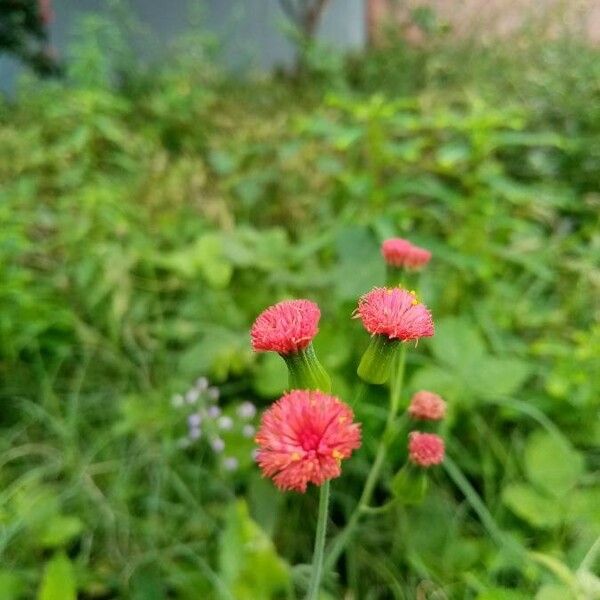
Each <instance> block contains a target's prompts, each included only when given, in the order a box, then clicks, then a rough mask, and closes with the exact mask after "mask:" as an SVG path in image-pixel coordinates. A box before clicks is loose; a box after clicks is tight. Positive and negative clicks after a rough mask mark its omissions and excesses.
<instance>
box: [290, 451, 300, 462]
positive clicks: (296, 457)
mask: <svg viewBox="0 0 600 600" xmlns="http://www.w3.org/2000/svg"><path fill="white" fill-rule="evenodd" d="M291 458H292V460H300V454H299V453H298V452H292V457H291Z"/></svg>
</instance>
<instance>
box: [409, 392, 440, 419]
mask: <svg viewBox="0 0 600 600" xmlns="http://www.w3.org/2000/svg"><path fill="white" fill-rule="evenodd" d="M408 414H409V415H410V416H411V417H412V418H413V419H422V420H424V421H440V420H441V419H443V418H444V417H445V416H446V403H445V402H444V400H443V399H442V398H441V396H438V395H437V394H434V393H433V392H427V391H425V390H422V391H420V392H417V393H416V394H414V395H413V397H412V398H411V401H410V406H409V407H408Z"/></svg>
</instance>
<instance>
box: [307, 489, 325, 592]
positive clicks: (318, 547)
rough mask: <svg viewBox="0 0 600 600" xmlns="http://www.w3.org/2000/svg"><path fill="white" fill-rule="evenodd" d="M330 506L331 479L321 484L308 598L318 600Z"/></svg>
mask: <svg viewBox="0 0 600 600" xmlns="http://www.w3.org/2000/svg"><path fill="white" fill-rule="evenodd" d="M328 508H329V481H326V482H325V483H324V484H323V485H322V486H321V492H320V495H319V516H318V519H317V532H316V534H315V551H314V555H313V563H312V572H311V575H310V585H309V586H308V594H307V596H306V600H317V598H318V597H319V587H320V585H321V574H322V573H323V555H324V551H325V533H326V531H327V511H328Z"/></svg>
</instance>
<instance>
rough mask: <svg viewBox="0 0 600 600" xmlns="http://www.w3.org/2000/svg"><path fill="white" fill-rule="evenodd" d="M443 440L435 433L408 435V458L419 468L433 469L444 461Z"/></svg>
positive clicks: (414, 432)
mask: <svg viewBox="0 0 600 600" xmlns="http://www.w3.org/2000/svg"><path fill="white" fill-rule="evenodd" d="M445 452H446V449H445V446H444V440H443V439H442V438H441V437H440V436H439V435H436V434H435V433H421V432H420V431H413V432H411V433H410V434H409V435H408V458H409V460H410V461H411V462H412V463H413V464H415V465H417V466H419V467H433V466H435V465H439V464H440V463H441V462H442V461H443V460H444V454H445Z"/></svg>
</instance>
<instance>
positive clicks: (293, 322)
mask: <svg viewBox="0 0 600 600" xmlns="http://www.w3.org/2000/svg"><path fill="white" fill-rule="evenodd" d="M320 318H321V311H320V310H319V307H318V306H317V305H316V304H315V303H314V302H311V301H310V300H284V301H283V302H278V303H277V304H274V305H273V306H270V307H269V308H267V309H266V310H264V311H263V312H262V313H260V315H258V317H257V318H256V321H254V325H252V329H251V331H250V337H251V338H252V348H253V350H255V351H257V352H279V354H290V353H292V352H298V351H299V350H303V349H304V348H306V347H307V346H308V345H309V344H310V343H311V341H312V339H313V338H314V337H315V335H317V333H318V331H319V319H320Z"/></svg>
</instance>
